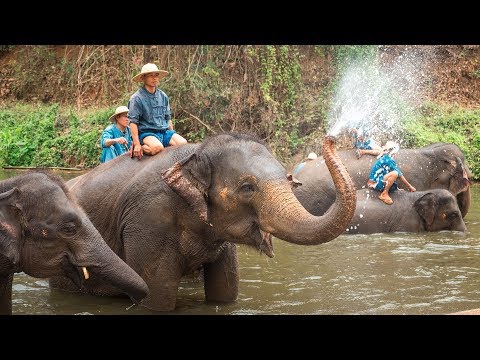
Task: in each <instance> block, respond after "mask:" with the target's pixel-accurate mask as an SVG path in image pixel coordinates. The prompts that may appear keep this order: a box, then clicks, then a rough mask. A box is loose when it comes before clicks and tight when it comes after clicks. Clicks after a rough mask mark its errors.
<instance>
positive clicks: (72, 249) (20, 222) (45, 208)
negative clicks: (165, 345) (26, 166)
mask: <svg viewBox="0 0 480 360" xmlns="http://www.w3.org/2000/svg"><path fill="white" fill-rule="evenodd" d="M21 271H23V272H25V273H26V274H28V275H30V276H34V277H42V278H44V277H50V276H54V275H67V276H68V277H69V278H71V279H72V281H74V282H75V283H76V284H77V285H78V286H80V285H81V283H82V282H83V281H88V279H89V278H90V277H92V278H96V277H99V278H102V279H104V280H106V281H107V282H109V283H111V284H112V285H114V286H116V287H118V288H119V289H121V290H122V291H124V292H125V293H127V294H128V295H129V296H130V297H131V298H132V299H133V300H134V301H138V300H141V299H142V298H144V297H145V296H146V295H147V293H148V287H147V285H146V283H145V282H144V281H143V279H142V278H141V277H140V276H139V275H138V274H137V273H136V272H135V271H133V270H132V269H131V268H130V267H129V266H128V265H127V264H125V263H124V262H123V261H122V260H121V259H120V258H119V257H118V256H117V255H115V253H114V252H113V251H112V250H111V249H110V248H109V247H108V245H107V244H106V243H105V241H103V239H102V237H101V235H100V233H99V232H98V231H97V230H96V228H95V227H94V226H93V224H92V223H91V222H90V220H89V218H88V217H87V216H86V214H85V213H84V211H83V210H82V209H81V208H80V207H79V206H78V205H77V203H76V201H75V199H74V198H73V197H72V195H70V194H69V192H68V190H67V189H66V187H65V185H64V183H63V181H62V180H61V179H60V178H58V177H56V176H53V175H52V174H50V173H47V172H31V173H27V174H24V175H20V176H17V177H14V178H10V179H8V180H4V181H2V182H0V279H3V280H4V282H6V281H9V282H10V285H8V284H5V283H4V284H0V289H4V291H3V293H0V299H1V300H0V303H1V304H2V306H0V312H2V313H11V298H10V299H6V297H8V296H10V297H11V280H12V276H11V275H12V274H13V273H15V272H21ZM0 282H1V280H0ZM2 285H3V286H2ZM8 287H10V290H8ZM0 292H1V290H0ZM2 307H3V308H2Z"/></svg>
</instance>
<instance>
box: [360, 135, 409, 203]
mask: <svg viewBox="0 0 480 360" xmlns="http://www.w3.org/2000/svg"><path fill="white" fill-rule="evenodd" d="M399 150H400V146H399V145H398V144H397V143H395V142H393V141H387V143H386V144H385V146H384V147H383V149H382V154H380V155H379V157H380V158H379V159H378V160H377V161H376V162H375V164H373V166H372V170H371V171H370V175H369V176H368V181H367V185H368V187H369V188H371V189H374V190H376V191H380V192H381V193H380V195H379V197H378V198H379V199H380V200H382V201H383V202H384V203H385V204H388V205H391V204H393V200H392V198H391V197H390V196H389V195H388V193H389V192H393V191H395V190H397V189H398V185H397V183H396V181H397V178H400V180H402V182H403V183H404V184H405V185H406V186H407V189H408V190H409V191H411V192H415V191H416V189H415V188H414V187H413V186H412V185H411V184H410V183H409V182H408V181H407V179H406V178H405V176H403V173H402V171H401V170H400V169H399V168H398V167H397V163H396V162H395V160H394V157H395V154H396V153H397V152H398V151H399Z"/></svg>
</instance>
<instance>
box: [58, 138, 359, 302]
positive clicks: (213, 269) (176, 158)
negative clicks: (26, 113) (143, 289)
mask: <svg viewBox="0 0 480 360" xmlns="http://www.w3.org/2000/svg"><path fill="white" fill-rule="evenodd" d="M323 150H324V154H325V159H326V162H327V165H328V167H329V169H330V171H331V173H332V176H333V179H334V180H333V181H334V183H335V186H336V187H337V191H336V193H337V201H336V202H335V203H334V204H333V206H332V209H331V211H330V212H328V213H327V214H325V215H324V216H321V217H317V216H313V215H311V214H310V213H309V212H308V211H306V210H305V209H304V208H303V207H302V206H301V205H300V203H299V202H298V200H297V199H296V197H295V195H294V194H293V191H292V186H294V184H293V183H292V182H291V181H290V180H289V178H288V177H287V172H286V170H285V168H284V167H283V166H282V165H281V164H280V163H279V162H278V160H277V159H276V158H275V157H274V156H273V155H272V154H271V152H270V150H269V149H268V148H267V146H266V145H265V144H264V143H263V142H262V141H261V140H259V139H257V138H256V137H255V136H253V135H248V134H241V133H225V134H217V135H215V136H212V137H209V138H207V139H205V140H204V141H203V142H202V143H189V144H184V145H180V146H170V147H167V148H166V149H164V150H162V152H161V153H160V154H158V155H153V156H144V157H142V158H141V159H140V160H138V159H136V158H134V159H131V158H129V157H128V156H125V155H121V156H119V157H117V158H115V159H113V160H111V161H109V162H107V163H105V164H101V165H99V166H97V167H96V168H94V169H92V170H91V171H90V172H89V173H86V174H84V175H82V176H79V177H77V178H75V179H72V180H70V181H68V182H67V186H68V187H69V188H70V190H71V191H72V192H73V193H74V194H75V196H76V197H77V199H78V201H79V202H80V204H81V206H82V207H83V208H84V209H85V211H86V212H87V214H88V216H89V217H90V219H91V220H92V222H93V223H94V225H95V226H96V228H97V229H98V230H99V231H100V233H101V234H102V236H103V237H104V239H105V241H106V242H107V243H108V244H109V246H110V247H111V248H112V249H113V250H114V251H115V252H116V253H117V254H118V255H119V256H121V257H122V259H124V260H125V261H126V263H127V264H128V265H130V266H131V267H132V268H133V269H134V270H135V271H136V272H138V273H139V274H140V275H141V276H142V278H143V279H144V280H145V281H146V283H147V285H148V287H149V290H150V293H149V295H148V296H147V297H146V298H145V299H144V300H143V301H142V304H141V305H142V306H145V307H146V308H148V309H151V310H153V311H172V310H174V309H175V305H176V297H177V291H178V285H179V282H180V280H181V277H182V276H184V275H189V274H191V273H193V272H197V273H198V271H197V270H202V271H203V281H204V292H205V298H206V301H220V302H230V301H235V300H236V299H237V295H238V285H239V275H238V260H237V253H236V244H246V245H250V246H253V247H255V248H256V249H258V250H259V252H260V253H262V252H263V253H265V254H266V255H267V256H269V257H273V256H274V253H273V245H272V241H271V237H272V235H273V236H275V237H277V238H279V239H283V240H285V241H287V242H291V243H295V244H302V245H316V244H321V243H325V242H327V241H331V240H333V239H335V238H336V237H337V236H339V235H340V234H341V233H343V231H344V230H345V227H346V226H347V224H348V223H349V221H350V219H351V217H352V216H353V213H354V211H355V196H356V194H355V187H354V186H353V182H352V181H351V178H350V177H349V176H348V173H347V171H346V169H345V167H344V165H343V164H342V163H341V162H340V161H339V159H338V156H337V155H336V151H335V139H334V138H332V137H326V138H325V140H324V142H323ZM67 280H68V279H65V278H59V277H55V278H51V279H50V286H52V287H55V288H62V289H69V290H71V291H73V290H76V291H82V292H88V293H93V292H96V291H98V290H95V289H93V288H92V287H91V286H92V284H91V283H86V284H83V286H82V287H81V288H78V287H74V286H72V284H71V283H68V281H67ZM99 287H100V285H99Z"/></svg>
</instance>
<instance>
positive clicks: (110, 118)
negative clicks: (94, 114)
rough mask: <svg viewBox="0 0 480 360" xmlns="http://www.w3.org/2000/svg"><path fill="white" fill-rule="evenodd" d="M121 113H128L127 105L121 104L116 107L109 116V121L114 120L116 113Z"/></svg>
mask: <svg viewBox="0 0 480 360" xmlns="http://www.w3.org/2000/svg"><path fill="white" fill-rule="evenodd" d="M123 113H128V107H126V106H123V105H122V106H119V107H117V109H116V110H115V114H113V115H112V116H110V117H109V120H110V121H111V122H115V116H117V115H118V114H123Z"/></svg>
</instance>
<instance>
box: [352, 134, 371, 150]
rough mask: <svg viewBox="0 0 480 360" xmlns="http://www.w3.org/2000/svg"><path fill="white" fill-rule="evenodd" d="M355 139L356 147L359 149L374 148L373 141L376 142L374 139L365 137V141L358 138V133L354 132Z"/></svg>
mask: <svg viewBox="0 0 480 360" xmlns="http://www.w3.org/2000/svg"><path fill="white" fill-rule="evenodd" d="M353 139H354V141H355V147H356V148H357V149H365V150H372V143H374V141H373V139H368V140H365V137H364V138H363V139H364V140H363V141H360V140H358V134H357V133H354V134H353Z"/></svg>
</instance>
